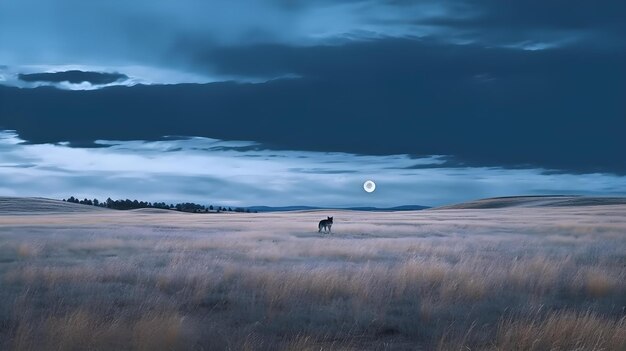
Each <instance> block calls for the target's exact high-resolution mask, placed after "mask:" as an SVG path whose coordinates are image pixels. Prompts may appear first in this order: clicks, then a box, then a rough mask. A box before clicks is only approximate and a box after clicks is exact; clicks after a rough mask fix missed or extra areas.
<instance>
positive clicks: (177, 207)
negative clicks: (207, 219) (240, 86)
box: [63, 196, 252, 213]
mask: <svg viewBox="0 0 626 351" xmlns="http://www.w3.org/2000/svg"><path fill="white" fill-rule="evenodd" d="M63 201H65V202H71V203H75V204H81V205H89V206H98V207H105V208H110V209H114V210H135V209H139V208H159V209H163V210H173V211H180V212H192V213H202V212H204V213H209V212H245V213H251V212H252V211H250V209H247V208H243V207H235V208H232V207H222V206H213V205H209V206H205V205H200V204H196V203H193V202H181V203H178V204H167V203H165V202H148V201H138V200H130V199H125V200H113V199H111V198H108V199H106V201H100V200H98V199H83V200H79V199H78V198H75V197H74V196H70V197H69V198H67V199H63Z"/></svg>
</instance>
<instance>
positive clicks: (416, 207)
mask: <svg viewBox="0 0 626 351" xmlns="http://www.w3.org/2000/svg"><path fill="white" fill-rule="evenodd" d="M246 208H248V209H250V211H256V212H284V211H315V210H350V211H383V212H384V211H417V210H424V209H427V208H429V207H427V206H419V205H404V206H396V207H340V208H338V207H336V208H328V207H314V206H279V207H272V206H251V207H246Z"/></svg>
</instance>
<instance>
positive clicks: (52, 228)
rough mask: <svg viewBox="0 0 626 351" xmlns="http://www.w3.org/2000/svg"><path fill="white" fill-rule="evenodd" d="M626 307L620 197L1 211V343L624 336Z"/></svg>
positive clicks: (446, 342) (596, 339) (352, 344)
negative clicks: (502, 204)
mask: <svg viewBox="0 0 626 351" xmlns="http://www.w3.org/2000/svg"><path fill="white" fill-rule="evenodd" d="M327 215H332V216H334V217H335V225H334V226H333V234H332V235H322V234H318V233H317V221H318V220H319V219H322V218H325V217H326V216H327ZM625 318H626V206H620V205H615V206H593V207H571V208H570V207H564V208H511V209H492V210H430V211H418V212H387V213H368V212H349V211H345V212H340V211H335V212H328V211H313V212H293V213H271V214H269V213H268V214H184V213H168V212H166V213H143V212H133V211H128V212H118V211H98V212H93V213H67V214H63V213H57V214H52V213H50V214H45V213H42V214H37V215H33V214H31V215H15V214H14V215H8V214H7V215H1V214H0V349H2V350H365V349H367V350H626V319H625Z"/></svg>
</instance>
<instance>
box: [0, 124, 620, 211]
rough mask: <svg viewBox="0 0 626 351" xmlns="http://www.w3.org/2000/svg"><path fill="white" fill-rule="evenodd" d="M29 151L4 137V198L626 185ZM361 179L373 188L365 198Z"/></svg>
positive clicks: (439, 160) (335, 198)
mask: <svg viewBox="0 0 626 351" xmlns="http://www.w3.org/2000/svg"><path fill="white" fill-rule="evenodd" d="M97 144H98V145H100V146H101V147H98V148H75V147H74V148H72V147H69V146H67V145H63V144H39V145H29V144H24V143H22V140H21V139H19V137H18V136H17V135H16V134H14V133H12V132H3V133H1V134H0V193H1V194H3V195H16V196H47V197H53V198H64V197H68V196H70V195H73V196H79V197H81V198H82V197H90V198H91V197H99V198H106V197H108V196H111V197H113V198H140V199H144V200H150V201H167V202H170V201H171V202H175V201H195V202H199V203H207V204H208V203H213V204H220V205H228V206H251V205H269V206H288V205H311V206H327V207H337V206H378V207H391V206H397V205H406V204H419V205H427V206H436V205H443V204H450V203H455V202H460V201H466V200H470V199H476V198H482V197H490V196H502V195H514V194H545V193H552V194H594V195H626V193H625V192H624V190H623V189H625V186H626V177H617V176H611V175H603V174H588V175H582V176H580V175H578V176H576V175H568V174H545V173H544V172H542V170H540V169H515V170H511V169H502V168H485V167H451V166H448V165H446V162H445V157H441V156H430V157H423V158H418V159H415V158H412V157H409V156H407V155H391V156H366V155H354V154H348V153H320V152H296V151H277V150H268V149H266V148H263V147H261V145H259V144H257V143H254V142H233V141H231V142H225V141H220V140H215V139H207V138H190V139H188V138H186V139H177V138H174V139H169V140H164V141H153V142H145V141H129V142H117V141H98V142H97ZM367 179H373V180H374V181H376V183H377V189H376V191H375V192H374V193H371V194H369V193H366V192H365V191H364V190H363V188H362V184H363V182H364V181H365V180H367Z"/></svg>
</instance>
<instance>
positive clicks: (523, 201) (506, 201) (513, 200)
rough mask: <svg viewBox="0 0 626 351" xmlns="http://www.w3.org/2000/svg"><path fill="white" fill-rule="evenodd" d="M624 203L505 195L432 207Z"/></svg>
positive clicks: (591, 198) (612, 199) (621, 202)
mask: <svg viewBox="0 0 626 351" xmlns="http://www.w3.org/2000/svg"><path fill="white" fill-rule="evenodd" d="M604 205H626V197H598V196H570V195H546V196H507V197H494V198H489V199H481V200H475V201H469V202H464V203H460V204H454V205H448V206H442V207H437V208H434V210H460V209H495V208H509V207H566V206H567V207H569V206H604Z"/></svg>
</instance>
